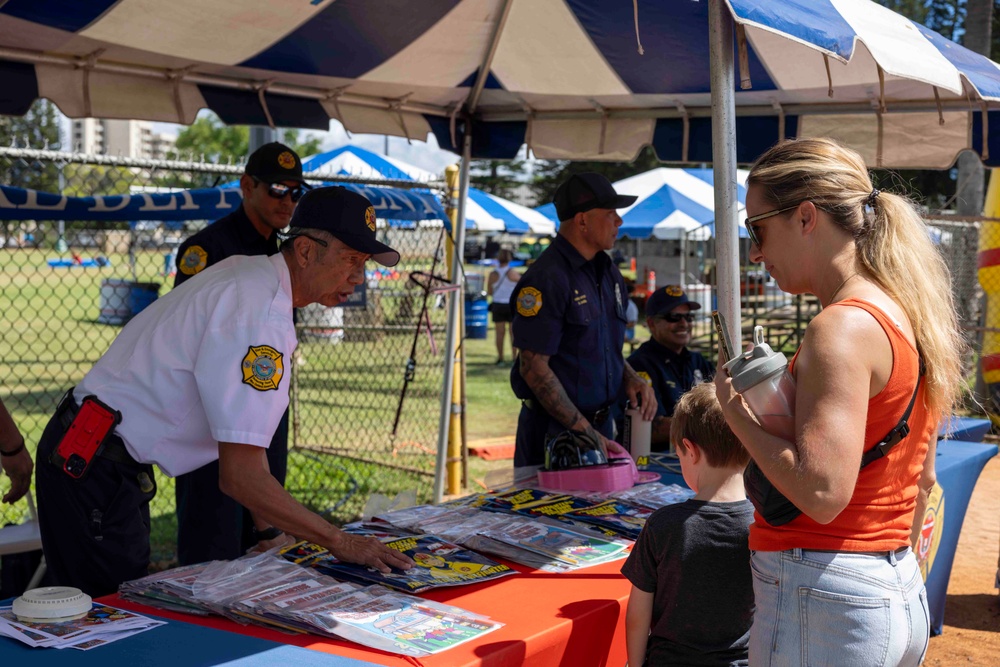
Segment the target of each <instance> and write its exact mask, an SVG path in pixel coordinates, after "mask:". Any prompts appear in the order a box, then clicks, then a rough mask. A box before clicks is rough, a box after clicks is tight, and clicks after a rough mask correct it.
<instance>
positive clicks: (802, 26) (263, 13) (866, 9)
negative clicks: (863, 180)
mask: <svg viewBox="0 0 1000 667" xmlns="http://www.w3.org/2000/svg"><path fill="white" fill-rule="evenodd" d="M710 7H711V8H713V9H718V12H719V14H720V18H721V20H723V21H724V23H725V25H726V26H727V28H728V30H729V31H730V34H731V35H732V39H733V40H734V41H735V54H736V55H734V56H733V57H732V58H733V59H732V61H731V67H732V69H733V71H734V72H736V73H738V77H736V80H735V81H734V82H733V87H732V89H731V90H727V91H725V92H727V94H728V93H733V104H734V105H735V108H736V109H737V114H736V116H737V117H736V119H735V128H736V130H737V131H736V133H735V138H736V156H737V158H738V159H739V160H740V161H741V162H747V161H750V160H752V159H753V157H754V156H755V155H757V154H759V152H760V151H761V150H762V149H763V148H765V147H767V146H769V145H770V144H772V143H774V141H775V140H776V139H778V138H779V137H785V136H789V137H794V136H816V135H832V136H835V137H839V138H841V139H843V140H845V141H847V142H848V143H850V144H852V145H853V146H855V147H856V148H858V149H860V150H861V151H862V153H863V154H864V155H865V157H866V158H867V159H868V161H869V162H870V163H871V164H872V165H875V164H876V163H881V164H884V165H885V166H892V167H909V168H946V167H949V166H950V165H951V164H952V163H953V162H954V160H955V157H956V155H957V154H958V152H959V151H960V150H961V149H963V148H967V147H971V148H973V149H974V150H976V151H977V152H978V153H980V154H981V155H982V156H983V157H984V159H986V161H987V162H988V163H989V164H991V165H998V164H1000V131H996V130H995V131H994V132H992V133H989V132H988V128H989V125H990V124H991V121H992V124H993V125H994V128H996V127H997V122H998V116H997V114H1000V72H998V70H997V66H996V65H995V64H994V63H992V62H990V61H989V60H987V59H986V58H983V57H981V56H978V55H976V54H974V53H972V52H970V51H968V50H966V49H965V48H963V47H961V46H959V45H958V44H955V43H953V42H950V41H948V40H946V39H945V38H943V37H941V36H940V35H938V34H937V33H935V32H933V31H931V30H928V29H926V28H924V27H922V26H919V25H917V24H914V23H912V22H911V21H909V20H907V19H905V18H903V17H901V16H899V15H897V14H895V13H893V12H891V11H890V10H888V9H885V8H883V7H881V6H879V5H877V4H875V3H874V2H870V1H869V0H811V1H810V2H788V1H787V0H706V1H704V2H689V1H687V0H684V1H681V0H674V1H673V2H636V3H629V2H589V1H587V0H423V1H422V2H400V1H399V0H336V1H333V0H314V1H313V2H302V1H301V0H242V1H241V2H229V1H227V0H175V1H174V2H169V3H162V2H159V3H158V2H149V1H148V0H76V1H75V2H72V3H68V2H65V1H64V0H8V1H7V2H5V3H3V4H2V5H0V73H2V78H3V80H4V82H5V86H4V94H3V96H2V99H0V113H4V114H15V115H17V114H23V113H24V112H25V111H26V110H27V109H28V107H29V106H30V104H31V103H32V101H33V100H34V99H36V98H38V97H46V98H48V99H50V100H52V101H53V102H55V103H56V104H57V105H58V106H59V108H60V109H61V110H62V111H63V112H64V113H65V114H67V115H68V116H71V117H74V118H79V117H87V116H92V117H103V118H144V119H149V120H157V121H169V122H176V123H191V122H192V121H194V118H195V114H196V113H197V112H198V110H199V109H202V108H210V109H213V110H214V111H215V112H216V113H217V114H218V115H219V116H220V117H221V118H222V119H223V120H224V121H225V122H227V123H243V124H254V125H267V124H274V125H277V126H290V127H303V128H314V129H321V130H326V129H327V128H328V126H329V122H330V119H331V118H336V119H338V120H340V121H341V122H343V124H344V126H345V127H346V128H347V129H348V130H350V131H352V132H368V133H378V134H392V135H397V136H406V137H410V138H417V139H423V138H425V137H426V135H427V133H428V132H434V134H435V135H436V136H437V140H438V143H439V144H440V145H442V146H443V147H446V148H451V149H453V150H456V151H461V149H462V145H463V137H464V135H465V132H466V124H465V122H463V121H465V120H468V121H469V127H471V128H472V134H471V144H472V145H471V155H473V156H475V157H483V158H509V157H513V156H514V155H515V153H516V152H517V150H518V149H519V147H520V146H521V145H522V144H525V143H527V144H528V145H529V146H530V147H531V149H532V150H533V151H534V153H535V155H536V156H537V157H540V158H559V159H606V160H630V159H632V158H633V157H634V156H635V155H636V153H637V152H638V151H639V150H640V149H641V148H642V147H643V146H644V145H647V144H651V145H653V146H654V147H655V149H656V152H657V155H658V156H659V157H660V159H661V160H664V161H683V162H709V161H711V160H712V143H711V125H712V121H711V120H710V116H711V91H712V83H711V74H710V67H709V55H710V47H709V44H710V40H709V39H708V31H709V26H710V21H709V18H710V17H709V9H710ZM331 35H335V36H336V38H335V39H331V37H330V36H331ZM737 86H738V87H737ZM717 92H718V91H717ZM941 121H943V122H941ZM915 136H919V137H920V138H921V141H913V140H912V138H913V137H915ZM986 137H988V141H984V138H986ZM727 139H729V140H732V137H727Z"/></svg>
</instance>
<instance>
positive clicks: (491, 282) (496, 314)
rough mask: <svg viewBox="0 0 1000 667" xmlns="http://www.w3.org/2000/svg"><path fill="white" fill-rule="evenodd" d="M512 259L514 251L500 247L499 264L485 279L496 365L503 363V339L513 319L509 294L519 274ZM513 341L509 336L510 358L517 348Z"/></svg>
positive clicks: (512, 290) (519, 277)
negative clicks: (512, 264)
mask: <svg viewBox="0 0 1000 667" xmlns="http://www.w3.org/2000/svg"><path fill="white" fill-rule="evenodd" d="M512 259H514V253H512V252H511V251H510V250H508V249H507V248H502V249H501V250H500V252H499V253H498V254H497V261H498V262H499V266H497V268H496V270H495V271H492V272H490V277H489V278H488V279H487V281H486V292H487V294H489V295H490V296H491V297H492V298H493V302H492V303H491V304H490V312H491V313H493V324H494V326H495V327H496V341H497V361H496V365H498V366H499V365H501V364H503V363H504V359H503V341H504V338H506V334H507V329H508V327H510V321H511V320H512V319H514V317H513V314H512V313H511V310H510V295H511V294H513V293H514V287H516V286H517V281H518V280H520V279H521V274H520V273H518V272H517V271H515V270H514V269H512V268H511V266H510V262H511V260H512ZM513 341H514V337H513V336H511V351H510V358H511V359H514V357H516V356H517V348H515V347H514V346H513V345H514V342H513Z"/></svg>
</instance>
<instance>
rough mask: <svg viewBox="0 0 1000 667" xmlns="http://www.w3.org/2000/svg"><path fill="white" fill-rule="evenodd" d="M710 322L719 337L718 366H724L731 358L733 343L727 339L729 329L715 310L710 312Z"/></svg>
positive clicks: (720, 314)
mask: <svg viewBox="0 0 1000 667" xmlns="http://www.w3.org/2000/svg"><path fill="white" fill-rule="evenodd" d="M712 322H713V323H714V324H715V332H716V333H717V334H718V335H719V356H720V357H721V359H720V360H719V364H720V365H722V364H725V363H726V362H727V361H729V360H730V359H732V358H733V342H732V341H731V340H730V339H729V329H727V328H726V318H724V317H723V316H722V313H720V312H719V311H717V310H713V311H712Z"/></svg>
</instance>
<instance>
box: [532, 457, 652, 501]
mask: <svg viewBox="0 0 1000 667" xmlns="http://www.w3.org/2000/svg"><path fill="white" fill-rule="evenodd" d="M659 478H660V476H659V475H657V474H656V473H646V472H644V473H640V472H639V470H638V469H637V468H636V467H635V461H633V460H632V457H631V456H629V455H627V454H625V455H622V454H617V455H615V454H612V455H611V458H610V459H609V461H608V464H607V465H601V466H590V467H587V468H577V469H575V470H552V471H550V470H540V471H538V485H539V486H541V487H542V488H545V489H553V490H556V491H601V492H612V491H624V490H625V489H631V488H632V487H633V486H635V485H636V484H640V483H645V482H653V481H656V480H657V479H659Z"/></svg>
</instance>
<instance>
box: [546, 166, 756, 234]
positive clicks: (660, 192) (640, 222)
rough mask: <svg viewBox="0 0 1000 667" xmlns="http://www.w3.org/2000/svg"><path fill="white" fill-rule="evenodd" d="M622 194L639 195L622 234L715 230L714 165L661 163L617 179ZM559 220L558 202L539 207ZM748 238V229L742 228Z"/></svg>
mask: <svg viewBox="0 0 1000 667" xmlns="http://www.w3.org/2000/svg"><path fill="white" fill-rule="evenodd" d="M748 173H749V172H747V171H746V170H744V169H740V170H738V171H737V174H736V177H737V198H738V201H739V204H740V211H742V210H743V206H744V203H745V201H746V180H747V174H748ZM614 186H615V190H616V191H617V192H620V193H621V194H627V195H635V196H636V197H638V199H636V201H635V203H634V204H632V205H631V206H629V207H628V208H624V209H621V210H620V211H619V213H620V214H621V216H622V226H621V227H619V228H618V238H629V239H633V240H641V241H645V240H646V239H651V238H652V239H661V240H664V239H684V238H686V239H691V240H699V241H700V240H705V239H708V238H710V237H711V236H712V235H713V234H714V233H715V224H714V223H715V175H714V174H713V173H712V170H711V169H671V168H667V167H660V168H658V169H652V170H650V171H647V172H645V173H642V174H637V175H635V176H630V177H628V178H624V179H622V180H620V181H616V182H615V183H614ZM535 210H536V211H538V212H539V213H542V214H544V215H545V216H546V217H548V218H549V219H550V220H553V221H556V223H557V224H558V221H557V220H556V218H557V216H556V208H555V205H554V204H545V205H544V206H539V207H538V208H537V209H535ZM740 236H741V237H742V238H746V236H747V233H746V230H745V229H743V228H742V227H741V228H740Z"/></svg>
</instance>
